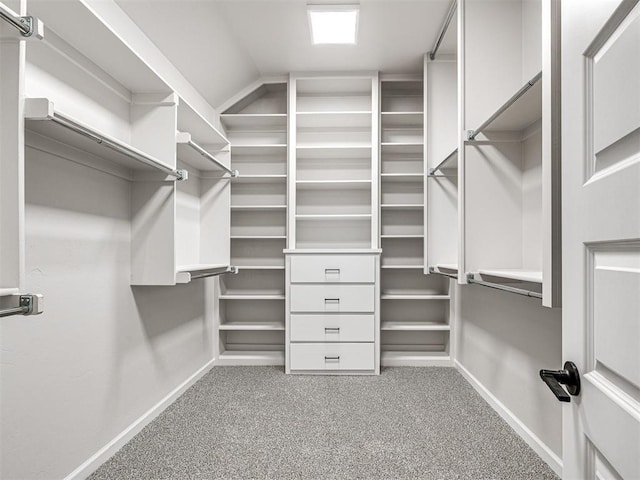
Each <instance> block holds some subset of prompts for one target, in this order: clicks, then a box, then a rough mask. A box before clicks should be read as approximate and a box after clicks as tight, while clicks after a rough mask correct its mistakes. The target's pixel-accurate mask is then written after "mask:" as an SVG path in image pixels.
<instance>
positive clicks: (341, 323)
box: [289, 315, 375, 342]
mask: <svg viewBox="0 0 640 480" xmlns="http://www.w3.org/2000/svg"><path fill="white" fill-rule="evenodd" d="M289 326H290V330H289V335H290V338H291V341H292V342H373V341H374V340H375V319H374V316H373V315H291V323H290V324H289Z"/></svg>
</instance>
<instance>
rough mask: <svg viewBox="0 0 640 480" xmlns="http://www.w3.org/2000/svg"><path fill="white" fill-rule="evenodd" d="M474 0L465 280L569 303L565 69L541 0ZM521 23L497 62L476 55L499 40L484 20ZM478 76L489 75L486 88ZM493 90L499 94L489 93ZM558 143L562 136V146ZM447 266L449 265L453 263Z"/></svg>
mask: <svg viewBox="0 0 640 480" xmlns="http://www.w3.org/2000/svg"><path fill="white" fill-rule="evenodd" d="M525 3H526V2H516V4H515V5H514V6H513V8H511V9H507V10H501V9H500V8H498V7H497V6H496V5H495V4H493V3H492V2H485V1H480V2H467V3H466V4H465V6H464V10H463V14H464V21H465V25H467V27H468V28H467V31H466V32H465V45H464V58H463V59H462V60H463V71H464V76H465V79H466V80H465V83H464V85H465V91H464V92H463V93H464V112H463V113H464V116H463V125H462V128H461V129H462V130H463V131H462V132H461V138H460V143H459V145H458V149H459V156H460V157H461V158H460V172H459V176H460V178H463V183H464V186H465V188H464V192H463V196H462V198H461V201H460V219H461V221H462V224H461V232H462V236H461V239H462V240H463V245H462V246H461V251H460V259H459V262H458V264H459V265H460V276H459V281H461V282H462V283H480V284H483V285H486V286H492V287H493V288H500V289H503V290H507V291H511V292H513V293H520V294H524V295H527V296H533V297H538V298H541V299H542V305H543V306H546V307H558V306H560V303H561V258H560V252H561V248H560V247H561V246H560V235H559V232H560V228H561V225H560V175H559V172H560V168H559V153H558V149H557V148H556V147H555V145H557V144H558V142H559V130H558V128H557V126H558V125H559V118H554V117H553V115H554V113H553V112H554V109H553V108H552V100H551V95H552V92H553V91H554V88H555V87H556V85H555V83H554V82H556V80H557V79H556V77H557V73H558V72H556V71H555V70H554V72H552V71H551V70H552V65H551V55H542V50H543V42H542V24H543V18H542V8H541V2H530V3H526V4H525ZM489 18H490V19H491V20H490V22H495V25H496V26H497V25H498V24H505V23H509V24H513V25H517V26H519V28H514V29H513V30H512V31H510V33H509V35H510V38H509V41H505V42H502V45H500V50H499V52H496V55H494V56H492V58H491V61H490V62H489V63H487V62H480V61H479V60H478V58H477V55H478V52H479V51H480V50H484V49H486V48H494V47H495V41H494V39H493V38H491V37H490V36H489V35H487V34H486V30H484V29H483V31H482V32H480V31H478V30H476V29H475V28H474V25H479V24H480V22H482V25H483V27H485V28H489V29H491V28H492V27H491V23H489V24H487V21H489V20H488V19H489ZM479 78H482V81H481V82H480V81H479V80H477V79H479ZM487 85H490V86H491V88H487ZM554 138H555V139H556V140H555V141H554ZM445 263H450V262H449V261H448V260H445Z"/></svg>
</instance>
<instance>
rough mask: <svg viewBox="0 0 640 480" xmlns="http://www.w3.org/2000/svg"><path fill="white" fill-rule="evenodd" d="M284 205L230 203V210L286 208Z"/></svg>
mask: <svg viewBox="0 0 640 480" xmlns="http://www.w3.org/2000/svg"><path fill="white" fill-rule="evenodd" d="M286 209H287V206H286V205H231V210H286Z"/></svg>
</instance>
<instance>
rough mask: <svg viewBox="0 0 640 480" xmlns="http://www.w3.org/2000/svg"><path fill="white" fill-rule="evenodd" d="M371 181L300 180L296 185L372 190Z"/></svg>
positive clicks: (311, 187) (299, 186)
mask: <svg viewBox="0 0 640 480" xmlns="http://www.w3.org/2000/svg"><path fill="white" fill-rule="evenodd" d="M371 183H372V182H371V180H298V181H296V185H297V186H298V188H307V189H313V188H327V189H329V188H333V189H338V188H349V189H367V188H371Z"/></svg>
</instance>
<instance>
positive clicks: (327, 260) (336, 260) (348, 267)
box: [291, 255, 376, 283]
mask: <svg viewBox="0 0 640 480" xmlns="http://www.w3.org/2000/svg"><path fill="white" fill-rule="evenodd" d="M375 279H376V259H375V258H374V257H372V256H363V255H296V256H294V257H292V258H291V282H292V283H374V282H375Z"/></svg>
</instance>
